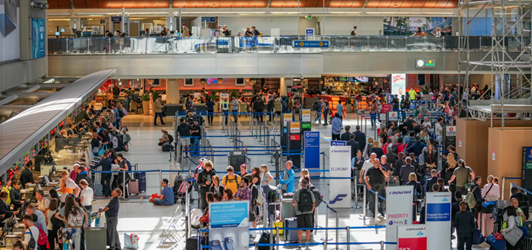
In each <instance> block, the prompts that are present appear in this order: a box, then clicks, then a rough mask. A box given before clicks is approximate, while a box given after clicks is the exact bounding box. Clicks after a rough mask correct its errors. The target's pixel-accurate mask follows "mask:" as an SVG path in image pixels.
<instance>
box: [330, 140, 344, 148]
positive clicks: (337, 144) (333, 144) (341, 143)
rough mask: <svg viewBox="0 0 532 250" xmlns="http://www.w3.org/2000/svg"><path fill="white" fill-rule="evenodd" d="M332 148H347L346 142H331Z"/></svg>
mask: <svg viewBox="0 0 532 250" xmlns="http://www.w3.org/2000/svg"><path fill="white" fill-rule="evenodd" d="M331 146H333V147H335V146H347V142H346V141H331Z"/></svg>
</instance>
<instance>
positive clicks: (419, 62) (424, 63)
mask: <svg viewBox="0 0 532 250" xmlns="http://www.w3.org/2000/svg"><path fill="white" fill-rule="evenodd" d="M416 68H418V69H423V68H430V69H433V68H436V59H433V58H432V59H416Z"/></svg>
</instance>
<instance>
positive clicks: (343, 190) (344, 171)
mask: <svg viewBox="0 0 532 250" xmlns="http://www.w3.org/2000/svg"><path fill="white" fill-rule="evenodd" d="M329 166H330V169H329V173H330V176H331V177H346V176H351V146H335V147H329ZM329 199H330V201H329V204H330V206H331V207H332V208H350V207H351V179H337V180H334V185H331V186H330V187H329Z"/></svg>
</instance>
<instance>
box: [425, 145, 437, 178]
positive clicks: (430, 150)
mask: <svg viewBox="0 0 532 250" xmlns="http://www.w3.org/2000/svg"><path fill="white" fill-rule="evenodd" d="M423 157H424V159H425V166H426V167H427V169H426V171H427V172H426V173H430V171H431V170H432V169H436V168H437V167H438V165H437V163H438V152H436V150H435V149H434V145H433V144H432V143H429V144H428V145H427V151H425V152H424V153H423Z"/></svg>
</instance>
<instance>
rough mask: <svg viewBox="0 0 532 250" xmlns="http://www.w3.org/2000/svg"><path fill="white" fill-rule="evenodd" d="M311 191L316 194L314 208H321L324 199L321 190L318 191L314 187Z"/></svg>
mask: <svg viewBox="0 0 532 250" xmlns="http://www.w3.org/2000/svg"><path fill="white" fill-rule="evenodd" d="M310 191H312V193H313V194H314V200H315V202H314V206H315V207H319V206H320V204H321V202H322V201H323V197H321V193H320V190H318V189H317V188H316V187H314V186H312V187H310Z"/></svg>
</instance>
